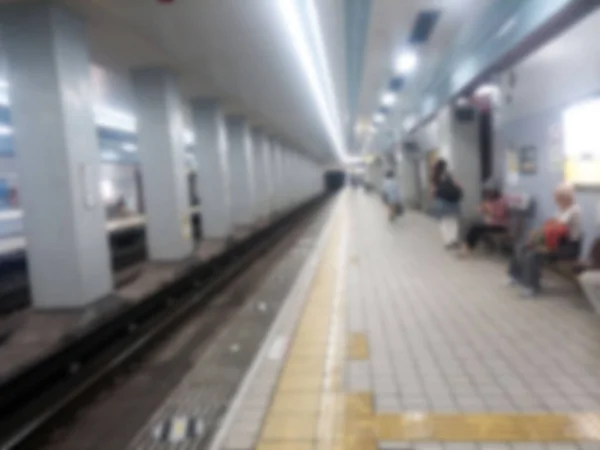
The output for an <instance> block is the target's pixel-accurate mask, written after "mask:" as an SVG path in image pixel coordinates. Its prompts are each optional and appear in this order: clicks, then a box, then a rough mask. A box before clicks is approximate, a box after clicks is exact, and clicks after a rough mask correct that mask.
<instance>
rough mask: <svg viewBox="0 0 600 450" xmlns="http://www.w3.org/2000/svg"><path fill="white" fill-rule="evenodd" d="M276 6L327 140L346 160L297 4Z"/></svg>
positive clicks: (281, 1) (280, 0)
mask: <svg viewBox="0 0 600 450" xmlns="http://www.w3.org/2000/svg"><path fill="white" fill-rule="evenodd" d="M312 1H313V0H311V2H312ZM277 6H278V8H279V12H280V13H281V16H282V18H283V22H284V28H285V30H286V31H287V32H288V33H289V36H290V40H291V42H292V44H293V46H294V50H295V52H296V56H297V57H298V59H299V62H300V64H301V66H302V70H303V72H304V74H305V75H306V77H307V79H308V83H309V86H310V89H311V91H312V94H313V96H314V98H315V100H316V102H317V107H318V110H319V114H320V115H321V119H322V120H323V122H324V124H325V127H326V129H327V132H328V134H329V138H330V139H331V141H332V143H333V147H334V150H335V152H336V154H337V156H338V158H339V159H340V160H344V159H345V158H346V150H345V148H344V145H343V142H342V138H341V128H340V127H339V118H337V119H336V115H335V114H334V113H333V111H332V107H333V105H330V104H329V102H328V99H327V95H326V92H325V89H324V88H323V86H322V84H321V80H320V79H319V73H318V71H317V67H316V64H315V61H314V60H313V57H312V54H311V50H310V46H309V40H308V38H307V36H305V34H304V30H303V27H302V20H301V18H300V17H301V16H300V12H299V11H298V4H297V2H296V1H295V0H277ZM317 53H318V51H317Z"/></svg>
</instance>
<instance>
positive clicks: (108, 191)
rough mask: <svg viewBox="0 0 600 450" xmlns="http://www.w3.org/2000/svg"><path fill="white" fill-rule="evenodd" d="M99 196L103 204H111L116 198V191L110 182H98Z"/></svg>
mask: <svg viewBox="0 0 600 450" xmlns="http://www.w3.org/2000/svg"><path fill="white" fill-rule="evenodd" d="M100 196H101V197H102V200H104V201H105V202H111V201H113V200H115V199H116V198H117V190H116V189H115V186H114V184H113V183H112V181H110V180H102V181H101V182H100Z"/></svg>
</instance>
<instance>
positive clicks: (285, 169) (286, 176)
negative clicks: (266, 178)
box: [281, 145, 292, 211]
mask: <svg viewBox="0 0 600 450" xmlns="http://www.w3.org/2000/svg"><path fill="white" fill-rule="evenodd" d="M281 168H282V169H281V172H282V175H283V180H285V182H284V183H283V198H284V205H285V206H284V207H285V210H286V211H288V210H289V209H290V208H291V207H292V195H291V194H292V182H291V180H292V174H291V173H290V150H289V148H288V147H287V146H286V145H284V146H283V147H282V151H281Z"/></svg>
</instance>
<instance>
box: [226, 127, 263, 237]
mask: <svg viewBox="0 0 600 450" xmlns="http://www.w3.org/2000/svg"><path fill="white" fill-rule="evenodd" d="M226 124H227V136H228V139H229V164H230V170H231V206H232V217H233V225H234V227H250V226H252V225H253V224H254V222H255V219H256V210H255V205H254V198H255V197H254V175H253V174H254V157H253V155H254V152H253V149H252V137H251V134H250V127H249V125H248V122H247V121H246V119H245V118H244V117H242V116H228V117H227V119H226Z"/></svg>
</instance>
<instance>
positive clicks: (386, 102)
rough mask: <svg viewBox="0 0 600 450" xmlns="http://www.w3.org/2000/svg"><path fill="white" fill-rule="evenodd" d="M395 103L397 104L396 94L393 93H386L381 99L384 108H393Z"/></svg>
mask: <svg viewBox="0 0 600 450" xmlns="http://www.w3.org/2000/svg"><path fill="white" fill-rule="evenodd" d="M395 103H396V94H394V93H393V92H386V93H385V94H383V96H382V97H381V104H382V105H383V106H392V105H393V104H395Z"/></svg>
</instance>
